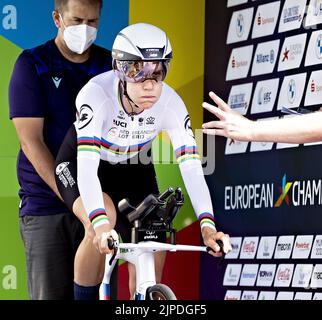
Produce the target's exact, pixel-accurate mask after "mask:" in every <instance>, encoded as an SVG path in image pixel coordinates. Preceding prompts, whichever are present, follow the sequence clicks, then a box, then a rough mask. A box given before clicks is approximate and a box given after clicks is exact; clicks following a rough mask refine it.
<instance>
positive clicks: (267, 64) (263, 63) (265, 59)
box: [252, 40, 280, 76]
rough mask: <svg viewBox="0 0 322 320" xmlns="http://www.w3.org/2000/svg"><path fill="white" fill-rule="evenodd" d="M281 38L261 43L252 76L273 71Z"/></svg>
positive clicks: (256, 54) (257, 50)
mask: <svg viewBox="0 0 322 320" xmlns="http://www.w3.org/2000/svg"><path fill="white" fill-rule="evenodd" d="M279 43H280V40H274V41H268V42H263V43H259V44H258V45H257V49H256V52H255V57H254V61H253V66H252V76H256V75H261V74H267V73H272V72H273V70H274V67H275V63H276V60H277V59H276V57H277V52H278V49H279Z"/></svg>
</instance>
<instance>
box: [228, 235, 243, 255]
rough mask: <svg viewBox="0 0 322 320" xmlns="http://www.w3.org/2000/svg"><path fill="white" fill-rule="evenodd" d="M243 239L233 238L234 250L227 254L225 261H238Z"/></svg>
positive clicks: (231, 241) (231, 240)
mask: <svg viewBox="0 0 322 320" xmlns="http://www.w3.org/2000/svg"><path fill="white" fill-rule="evenodd" d="M241 242H242V238H241V237H231V238H230V243H231V247H232V250H231V251H230V252H229V253H228V254H226V256H225V259H237V258H238V255H239V251H240V247H241Z"/></svg>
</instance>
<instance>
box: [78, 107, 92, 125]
mask: <svg viewBox="0 0 322 320" xmlns="http://www.w3.org/2000/svg"><path fill="white" fill-rule="evenodd" d="M93 117H94V113H93V109H92V108H91V107H90V106H89V105H88V104H83V105H82V106H81V107H80V110H79V118H78V129H79V130H82V129H84V128H85V127H87V126H88V125H89V124H90V123H91V121H92V120H93Z"/></svg>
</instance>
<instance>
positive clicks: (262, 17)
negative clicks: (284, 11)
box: [252, 1, 281, 39]
mask: <svg viewBox="0 0 322 320" xmlns="http://www.w3.org/2000/svg"><path fill="white" fill-rule="evenodd" d="M280 6H281V1H275V2H271V3H268V4H264V5H260V6H258V8H257V12H256V15H255V20H254V25H253V33H252V38H253V39H254V38H259V37H264V36H268V35H272V34H273V33H274V30H275V27H276V24H277V20H278V14H279V11H280Z"/></svg>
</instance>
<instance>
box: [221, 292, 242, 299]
mask: <svg viewBox="0 0 322 320" xmlns="http://www.w3.org/2000/svg"><path fill="white" fill-rule="evenodd" d="M240 296H241V291H240V290H227V292H226V294H225V298H224V300H240Z"/></svg>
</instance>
